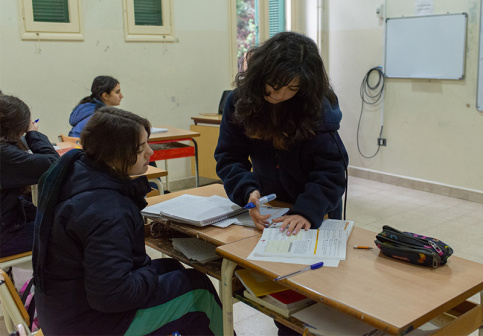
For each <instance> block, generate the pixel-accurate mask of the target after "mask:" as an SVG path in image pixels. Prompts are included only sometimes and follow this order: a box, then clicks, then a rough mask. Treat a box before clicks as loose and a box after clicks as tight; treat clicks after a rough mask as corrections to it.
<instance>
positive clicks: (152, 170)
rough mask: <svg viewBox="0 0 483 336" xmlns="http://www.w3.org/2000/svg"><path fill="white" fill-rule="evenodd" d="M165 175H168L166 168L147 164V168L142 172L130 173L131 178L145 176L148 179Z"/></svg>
mask: <svg viewBox="0 0 483 336" xmlns="http://www.w3.org/2000/svg"><path fill="white" fill-rule="evenodd" d="M166 175H168V172H167V171H166V170H164V169H161V168H158V167H153V166H150V165H148V170H147V171H146V172H145V173H144V174H140V175H131V178H136V177H139V176H146V177H147V178H148V179H152V178H157V177H162V176H166Z"/></svg>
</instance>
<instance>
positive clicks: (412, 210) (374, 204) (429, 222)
mask: <svg viewBox="0 0 483 336" xmlns="http://www.w3.org/2000/svg"><path fill="white" fill-rule="evenodd" d="M347 219H350V220H354V221H355V224H356V226H359V227H362V228H365V229H368V230H371V231H374V232H378V231H380V230H381V227H382V225H385V224H387V225H391V226H394V227H395V228H397V229H400V230H403V231H413V232H417V233H424V234H426V235H428V236H433V237H438V238H439V239H441V240H442V241H444V242H446V243H447V244H449V245H450V246H451V247H453V249H454V251H455V252H454V254H455V255H456V256H459V257H462V258H466V259H470V260H473V261H476V262H479V263H483V244H481V240H482V237H483V225H481V222H483V204H481V203H473V202H468V201H463V200H460V199H455V198H450V197H446V196H442V195H437V194H431V193H427V192H422V191H417V190H413V189H407V188H403V187H398V186H394V185H389V184H384V183H380V182H374V181H371V180H365V179H361V178H356V177H350V179H349V191H348V201H347ZM148 253H149V254H150V255H152V256H153V257H158V255H157V253H156V251H154V250H152V249H148ZM214 283H215V287H216V288H218V284H217V281H216V280H214ZM472 300H473V301H475V302H479V297H478V296H474V297H473V298H472ZM234 321H235V331H236V333H237V335H238V336H254V335H265V336H271V335H277V328H276V327H275V325H274V324H273V321H272V319H270V318H268V317H266V316H265V315H263V314H261V313H259V312H257V311H256V310H254V309H252V308H250V307H248V306H247V305H245V304H243V303H241V302H238V303H236V304H235V306H234ZM4 335H5V336H6V335H7V333H6V331H5V327H4V325H3V319H1V320H0V336H4ZM472 335H476V332H475V333H473V334H472Z"/></svg>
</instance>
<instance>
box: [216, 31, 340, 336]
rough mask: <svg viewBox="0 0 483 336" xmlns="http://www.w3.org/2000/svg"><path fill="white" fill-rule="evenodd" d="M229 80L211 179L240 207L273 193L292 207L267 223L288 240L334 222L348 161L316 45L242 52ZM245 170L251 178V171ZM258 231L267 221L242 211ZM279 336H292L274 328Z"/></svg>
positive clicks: (297, 42) (293, 41)
mask: <svg viewBox="0 0 483 336" xmlns="http://www.w3.org/2000/svg"><path fill="white" fill-rule="evenodd" d="M246 61H247V68H246V70H245V71H243V72H240V73H238V74H237V76H236V79H235V83H236V89H235V90H234V91H233V92H232V93H230V95H229V96H228V99H227V102H226V104H225V109H224V111H223V120H222V122H221V126H220V136H219V138H218V145H217V147H216V150H215V159H216V161H217V166H216V172H217V174H218V176H219V177H220V178H221V180H222V181H223V183H224V187H225V190H226V193H227V195H228V196H229V198H230V199H231V200H232V201H233V202H235V203H237V204H238V205H240V206H244V205H245V204H247V203H248V202H253V203H254V204H258V199H259V198H260V197H261V195H268V194H272V193H275V194H276V195H277V199H278V200H280V201H284V202H288V203H291V204H293V206H292V208H291V209H290V211H289V212H288V213H287V214H286V215H285V216H282V217H280V218H275V219H273V222H275V223H282V224H281V231H282V232H283V233H284V234H287V235H295V234H297V233H298V232H299V231H300V230H302V229H303V230H308V229H316V228H318V227H320V225H321V223H322V221H323V218H324V216H325V215H326V214H327V215H328V216H329V217H330V218H333V219H340V218H341V216H342V195H343V194H344V192H345V189H346V176H345V173H346V168H347V164H348V156H347V152H346V150H345V147H344V145H343V143H342V140H341V139H340V137H339V134H338V133H337V130H338V129H339V126H340V125H339V123H340V120H341V118H342V113H341V111H340V109H339V104H338V100H337V96H336V95H335V93H334V91H332V88H331V86H330V83H329V78H328V76H327V74H326V72H325V69H324V64H323V62H322V59H321V57H320V54H319V50H318V48H317V45H316V44H315V43H314V41H312V40H311V39H310V38H308V37H306V36H304V35H302V34H297V33H293V32H283V33H278V34H277V35H275V36H273V37H272V38H271V39H269V40H268V41H266V42H265V43H264V44H262V45H260V46H258V47H254V48H252V49H250V50H249V51H248V53H247V56H246ZM252 169H253V170H252ZM250 216H251V217H252V219H253V222H254V223H255V225H256V226H257V227H258V228H259V229H260V230H263V229H264V228H265V227H267V226H268V223H269V222H268V218H269V217H270V215H265V216H262V215H261V214H260V212H259V208H258V207H256V208H253V209H250ZM276 324H277V326H278V327H279V333H278V334H279V335H294V334H296V333H295V332H294V331H293V330H291V329H289V328H287V327H285V326H284V325H282V324H280V323H277V322H276Z"/></svg>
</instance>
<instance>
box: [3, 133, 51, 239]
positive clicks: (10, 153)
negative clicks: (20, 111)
mask: <svg viewBox="0 0 483 336" xmlns="http://www.w3.org/2000/svg"><path fill="white" fill-rule="evenodd" d="M25 141H26V142H27V145H28V147H29V148H30V150H31V151H32V153H33V154H30V153H28V152H25V151H23V150H21V149H19V148H18V147H17V146H16V143H15V142H1V143H0V210H1V212H0V238H7V235H6V234H7V233H11V234H13V233H14V232H16V231H20V230H21V228H22V227H23V226H24V225H25V224H26V221H33V220H34V218H27V217H28V216H26V214H28V213H32V209H35V208H34V205H33V204H32V203H31V202H28V201H26V200H25V199H24V198H23V197H21V196H22V194H23V193H24V192H25V189H26V187H28V186H30V185H34V184H37V183H38V181H39V178H40V176H42V174H43V173H45V171H46V170H47V169H49V167H50V165H51V164H52V163H53V162H55V161H56V160H57V159H58V158H59V154H57V152H56V151H55V149H54V147H53V146H52V144H51V143H50V141H49V139H48V138H47V136H45V135H44V134H42V133H40V132H37V131H30V132H27V133H26V135H25ZM27 208H28V209H27ZM33 214H34V216H35V210H34V211H33ZM0 243H1V240H0Z"/></svg>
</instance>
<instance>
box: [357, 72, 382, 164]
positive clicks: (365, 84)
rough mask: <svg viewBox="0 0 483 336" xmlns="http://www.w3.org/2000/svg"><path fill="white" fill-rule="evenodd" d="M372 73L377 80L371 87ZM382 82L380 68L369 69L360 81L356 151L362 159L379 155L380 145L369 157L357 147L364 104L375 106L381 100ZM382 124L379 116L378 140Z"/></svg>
mask: <svg viewBox="0 0 483 336" xmlns="http://www.w3.org/2000/svg"><path fill="white" fill-rule="evenodd" d="M373 72H376V73H377V75H378V80H377V83H376V84H374V85H371V84H370V83H369V77H370V76H371V74H372V73H373ZM384 80H385V78H384V73H383V72H382V68H381V67H380V66H378V67H374V68H371V69H370V70H369V71H368V72H367V73H366V75H365V76H364V79H363V80H362V83H361V89H360V95H361V99H362V105H361V113H360V115H359V122H358V123H357V136H356V138H357V139H356V140H357V150H358V151H359V154H361V155H362V157H364V158H366V159H371V158H373V157H374V156H376V155H377V153H379V149H380V147H381V145H380V144H379V143H378V146H377V150H376V152H375V153H374V154H373V155H370V156H369V155H364V154H363V153H362V151H361V148H360V145H359V131H360V127H361V122H362V115H363V113H364V104H369V105H375V104H377V103H378V102H379V101H380V100H381V99H382V95H383V92H384ZM383 124H384V123H383V118H382V115H381V130H380V132H379V136H378V139H380V138H381V136H382V130H383V127H384V125H383Z"/></svg>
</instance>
